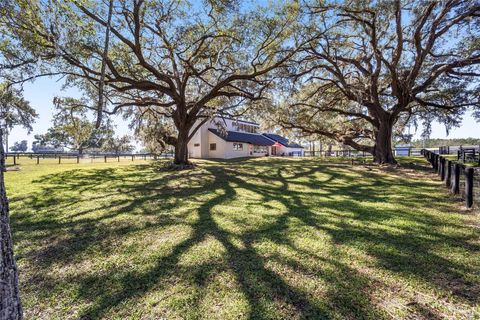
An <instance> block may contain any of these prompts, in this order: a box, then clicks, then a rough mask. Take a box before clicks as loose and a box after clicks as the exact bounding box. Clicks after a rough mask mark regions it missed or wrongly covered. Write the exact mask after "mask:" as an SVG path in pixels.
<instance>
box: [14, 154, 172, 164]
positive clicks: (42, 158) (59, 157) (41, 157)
mask: <svg viewBox="0 0 480 320" xmlns="http://www.w3.org/2000/svg"><path fill="white" fill-rule="evenodd" d="M21 157H22V158H29V159H32V160H34V161H35V163H36V164H42V163H46V160H50V161H49V162H48V163H50V164H53V163H58V164H65V163H77V164H79V163H81V162H83V163H85V162H92V163H93V162H113V161H115V162H121V161H125V160H128V161H135V160H156V159H160V158H172V157H173V154H172V153H162V154H158V155H157V154H150V153H136V154H130V153H127V154H106V153H99V154H82V155H80V154H76V153H33V152H25V153H8V154H6V157H5V159H6V161H7V164H8V165H17V164H19V163H20V158H21Z"/></svg>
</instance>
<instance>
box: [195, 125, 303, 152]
mask: <svg viewBox="0 0 480 320" xmlns="http://www.w3.org/2000/svg"><path fill="white" fill-rule="evenodd" d="M259 127H260V126H259V124H258V123H254V122H249V121H242V120H235V119H229V118H218V117H217V118H214V119H212V120H210V121H207V122H206V123H205V124H203V125H202V126H201V127H200V128H199V129H198V130H197V132H195V134H194V135H193V137H192V139H190V142H189V143H188V153H189V157H190V158H203V159H208V158H220V159H231V158H239V157H261V156H268V155H274V156H275V155H276V156H303V147H302V146H301V145H299V144H296V143H290V142H289V141H288V139H286V138H284V137H282V136H279V135H276V134H270V133H259V132H258V131H259Z"/></svg>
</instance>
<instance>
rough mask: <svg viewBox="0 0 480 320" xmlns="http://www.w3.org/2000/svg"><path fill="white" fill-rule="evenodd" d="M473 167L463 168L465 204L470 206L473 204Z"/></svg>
mask: <svg viewBox="0 0 480 320" xmlns="http://www.w3.org/2000/svg"><path fill="white" fill-rule="evenodd" d="M473 172H474V171H473V168H465V205H466V207H467V208H471V207H472V205H473Z"/></svg>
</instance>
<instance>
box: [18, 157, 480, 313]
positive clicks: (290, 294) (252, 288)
mask: <svg viewBox="0 0 480 320" xmlns="http://www.w3.org/2000/svg"><path fill="white" fill-rule="evenodd" d="M255 165H257V163H255ZM118 170H119V169H116V170H114V169H102V170H94V171H93V170H92V171H86V172H81V171H79V172H76V173H75V174H69V173H68V172H67V173H60V174H55V175H50V176H45V177H43V178H42V179H41V181H38V182H37V183H41V184H42V185H45V187H44V189H43V191H42V192H40V193H39V194H37V195H36V196H33V197H31V198H30V199H20V200H18V201H20V202H23V206H24V207H28V206H30V205H31V206H33V208H34V209H35V210H44V211H46V212H48V211H49V209H57V208H61V210H64V209H65V208H69V207H70V206H81V205H82V204H84V203H85V201H88V199H83V198H82V194H84V193H85V194H87V198H88V195H90V194H91V193H92V192H93V193H98V195H96V196H94V198H95V201H98V202H99V204H100V206H96V207H95V208H93V209H91V210H80V211H78V212H74V213H72V214H69V215H67V217H68V219H65V217H57V216H56V215H55V214H54V213H52V214H47V215H45V216H44V217H40V218H39V217H36V218H35V219H31V218H30V217H29V216H28V215H14V216H13V218H12V220H13V221H12V222H13V223H12V224H13V226H14V228H13V230H15V232H16V233H18V234H16V235H15V236H16V239H20V240H25V241H32V240H34V239H41V238H42V237H45V236H46V235H47V237H48V236H49V235H51V234H55V233H60V234H62V235H63V237H61V239H60V240H59V241H54V242H52V243H50V244H48V245H46V246H41V247H40V248H36V249H35V250H31V251H28V250H27V251H26V252H25V253H24V256H25V258H27V259H32V258H33V259H34V260H35V261H38V263H39V265H40V266H41V268H48V267H49V266H51V265H52V264H65V263H69V262H71V261H72V260H73V259H75V257H78V256H80V255H82V253H84V252H86V251H87V250H88V248H89V247H91V246H94V245H96V246H101V247H104V249H103V254H105V255H108V254H109V251H108V248H109V247H111V245H110V244H109V242H108V241H113V240H114V239H117V238H124V237H127V236H128V235H129V234H134V233H137V232H144V231H148V230H152V231H153V230H154V229H157V228H164V227H168V226H172V225H182V224H183V225H187V226H188V227H189V228H191V233H190V234H189V235H188V236H187V237H185V238H184V239H181V240H180V241H178V242H177V243H176V244H175V245H173V246H172V248H171V250H169V252H168V253H167V254H163V253H162V254H160V255H158V257H157V258H156V262H155V263H154V265H152V266H150V267H148V268H146V269H145V270H141V271H138V270H136V271H124V270H122V271H121V270H118V271H117V272H110V273H107V274H105V273H100V274H90V275H86V274H82V275H81V276H79V277H77V278H75V279H71V280H73V281H76V282H77V283H78V285H79V286H78V292H77V295H78V297H79V298H80V299H82V300H83V301H89V302H90V305H89V306H88V307H87V308H84V309H83V310H82V311H81V314H80V318H85V319H94V318H99V317H104V316H105V317H108V314H109V312H111V311H112V310H115V309H118V308H120V307H121V305H122V304H124V303H125V302H126V301H131V300H135V301H136V300H140V299H141V298H142V297H143V296H145V295H146V294H148V293H149V292H150V291H152V290H157V291H158V290H164V289H167V287H168V286H169V285H170V282H169V279H172V278H178V277H180V278H182V277H183V278H182V279H184V280H185V281H187V282H188V283H193V284H195V286H196V287H199V288H200V290H202V289H201V288H204V287H206V286H207V285H208V282H209V279H210V277H211V275H212V274H215V273H218V272H220V271H227V272H231V273H233V275H234V278H235V280H236V282H237V283H238V284H239V286H240V288H241V292H242V293H243V296H244V297H245V299H246V300H247V301H248V307H249V310H248V314H247V315H246V317H247V318H252V319H262V318H272V317H274V318H312V319H319V318H332V317H335V318H338V317H340V318H382V317H385V314H384V313H383V312H382V311H381V310H380V309H379V308H378V306H376V305H375V304H374V303H372V302H371V299H370V295H371V294H372V291H374V290H375V287H374V286H373V285H372V283H373V282H374V280H373V279H370V278H369V277H368V276H366V275H365V274H361V273H359V272H358V270H356V269H355V268H354V267H352V266H350V265H349V264H348V263H347V262H345V261H342V259H336V258H335V257H336V256H335V255H334V254H333V255H325V254H324V253H322V254H317V253H315V252H311V251H310V250H305V249H304V248H300V247H299V246H298V245H297V244H296V243H295V241H293V240H292V234H295V233H296V231H295V230H294V227H293V224H292V223H293V222H295V223H297V224H298V223H300V225H302V226H304V227H308V228H313V229H315V230H318V231H319V232H322V233H323V234H326V235H328V236H329V238H330V239H331V241H332V243H333V246H332V245H331V244H328V246H332V248H335V246H342V247H352V248H361V250H363V251H364V253H365V254H368V255H370V256H372V257H374V258H375V260H376V261H377V262H376V263H377V265H376V267H378V268H381V269H383V270H386V271H388V272H392V273H396V274H400V275H401V276H402V277H403V276H404V277H414V278H418V279H419V280H421V281H423V282H425V283H427V284H430V285H432V286H435V287H438V288H439V289H441V290H443V291H445V292H451V293H453V295H454V296H455V297H456V298H458V299H462V300H463V301H465V302H466V303H470V304H475V303H478V295H476V294H475V293H476V291H475V290H477V289H476V288H478V285H479V284H478V283H469V281H468V280H466V276H467V275H471V274H475V272H477V271H479V270H475V269H474V268H475V267H472V266H468V265H464V264H462V263H459V262H455V261H453V260H449V259H447V258H444V257H441V256H439V255H438V254H437V253H436V252H435V250H436V248H437V247H438V246H439V245H440V244H442V243H443V244H447V245H450V246H453V247H462V248H465V250H469V251H471V252H475V251H478V250H479V248H478V246H477V245H474V244H473V241H472V238H471V237H468V236H464V235H458V236H456V235H449V236H446V235H445V234H444V233H442V232H441V231H439V228H437V227H440V226H444V225H445V224H446V222H445V221H444V220H442V219H439V218H436V217H435V216H432V215H425V216H422V215H419V214H411V212H409V210H407V209H405V208H398V209H389V208H384V207H378V208H376V207H375V206H372V205H370V204H375V203H382V202H385V201H389V199H392V198H391V196H392V193H395V192H389V191H388V190H383V189H384V188H387V187H389V188H395V187H405V186H407V187H410V188H416V189H415V190H411V191H405V190H403V192H404V196H405V197H408V199H410V201H414V202H415V203H412V204H411V205H412V207H423V208H425V207H428V204H427V203H425V201H429V200H434V199H436V197H438V194H436V193H432V192H431V191H432V190H433V189H432V185H431V184H428V183H422V182H419V181H416V182H412V181H410V180H408V179H405V178H402V177H400V176H397V177H396V178H395V179H392V178H391V177H386V176H383V175H381V174H378V173H366V172H365V171H362V170H357V171H355V172H354V174H346V173H347V172H350V173H351V170H352V168H350V167H349V166H346V165H343V164H337V165H330V166H324V165H323V166H322V165H320V166H319V165H318V163H316V162H314V161H312V162H298V163H297V162H294V163H293V164H292V162H290V161H288V160H286V159H281V160H278V161H271V162H267V161H265V162H258V167H254V168H252V164H250V163H249V161H246V163H245V162H223V161H218V162H214V163H213V164H211V163H210V164H208V165H204V166H203V167H202V168H201V170H200V171H192V172H182V173H165V174H161V175H159V174H157V173H155V172H154V171H152V170H151V169H150V168H149V167H148V166H141V167H140V166H137V167H132V168H130V169H123V170H120V171H118ZM84 171H85V170H84ZM317 174H320V175H321V177H326V179H323V180H319V178H318V177H317ZM172 181H177V182H179V183H177V184H172ZM409 184H410V185H409ZM58 188H59V189H61V190H64V191H65V193H66V194H63V193H61V192H57V190H58ZM298 188H302V190H304V191H298V190H299V189H298ZM112 189H113V191H112ZM239 189H245V190H248V191H249V192H251V193H253V194H256V195H257V196H258V200H255V204H256V205H259V206H263V205H264V204H265V203H270V202H277V203H280V204H281V205H282V206H283V207H284V208H286V211H285V212H283V213H280V214H278V215H276V216H274V217H271V218H270V219H269V220H268V221H267V222H265V223H263V224H261V225H252V224H251V223H249V221H246V220H245V219H243V220H242V219H241V218H240V217H238V215H236V216H229V217H227V219H230V220H233V221H234V222H235V224H238V225H240V226H242V227H243V228H242V229H241V230H242V232H241V233H240V234H233V233H232V232H231V231H229V230H228V228H226V227H224V226H223V225H222V224H221V223H219V222H218V214H217V213H216V212H215V211H214V209H215V208H216V207H218V206H222V205H228V204H229V203H232V201H238V199H239V198H241V197H242V195H240V194H239V193H238V190H239ZM72 190H73V191H72ZM381 190H383V191H384V192H379V191H381ZM119 192H121V193H125V194H127V195H128V196H127V197H123V198H119V199H113V200H109V197H111V196H114V195H115V194H116V193H119ZM410 192H411V194H410ZM59 193H60V194H61V196H60V195H59ZM419 193H421V194H424V197H423V198H421V199H418V197H417V198H415V196H414V195H415V194H417V195H418V194H419ZM63 196H64V197H63ZM205 197H207V198H208V199H207V200H204V198H205ZM429 197H430V198H431V199H429ZM198 199H199V200H198ZM312 199H313V200H312ZM159 200H161V201H159ZM195 200H198V206H197V207H196V208H195V209H194V211H195V212H196V215H197V218H196V219H195V220H192V221H191V222H187V221H190V220H188V219H187V216H182V215H180V216H178V215H176V216H170V215H168V214H159V213H158V212H159V211H164V212H168V211H169V210H173V209H174V208H175V207H177V206H179V205H182V204H183V203H184V202H185V201H195ZM437 200H438V199H437ZM397 201H398V200H397ZM312 204H314V205H312ZM99 209H101V210H105V213H104V214H101V215H97V216H93V217H91V216H89V214H90V213H91V212H92V211H96V210H99ZM133 212H140V213H133ZM132 214H134V215H138V219H147V218H148V217H153V218H154V219H153V220H151V221H150V220H149V221H150V222H149V223H148V224H134V225H129V224H112V223H111V221H115V219H116V218H118V216H120V215H132ZM258 214H259V215H262V214H263V212H258ZM398 218H402V219H406V220H408V221H409V222H412V223H413V224H405V225H401V226H397V227H396V230H395V232H393V231H389V229H387V228H383V227H386V226H389V221H390V220H391V219H398ZM182 219H183V220H182ZM451 226H452V227H458V228H464V227H463V226H462V225H460V224H458V223H455V222H451ZM29 231H35V233H36V234H35V235H29ZM207 237H213V238H214V239H216V240H217V241H219V242H220V243H221V245H222V247H223V248H224V249H225V255H224V260H222V261H219V262H215V261H214V262H209V263H203V264H198V265H195V266H194V267H192V268H186V267H184V266H180V265H179V261H180V259H181V257H182V256H184V255H185V254H187V253H188V252H189V250H191V249H192V248H193V247H194V246H195V245H198V244H199V243H201V242H202V241H204V240H205V239H206V238H207ZM234 238H236V239H237V240H239V242H240V244H241V246H239V245H238V244H237V243H236V242H234V241H233V240H232V239H234ZM265 242H272V243H274V244H275V245H276V246H285V247H288V248H290V250H292V251H293V252H295V253H296V254H297V255H298V256H304V257H309V258H310V259H315V260H317V261H319V262H320V266H317V267H315V268H314V269H312V267H308V266H305V265H304V263H302V260H301V259H300V260H299V259H292V258H291V257H290V258H289V257H286V256H284V255H281V254H276V253H274V252H272V253H271V254H265V252H261V251H260V250H259V249H258V246H259V245H260V244H262V243H265ZM38 257H41V258H40V259H39V258H38ZM272 263H273V265H274V266H280V267H281V266H283V268H289V269H292V270H295V272H298V273H299V274H302V275H305V276H306V275H310V277H314V279H317V280H318V281H320V280H321V282H322V283H325V285H324V286H325V288H323V289H322V290H323V291H322V292H324V294H323V295H322V296H320V297H319V296H316V295H315V294H313V292H315V290H313V291H312V290H309V289H307V288H303V287H302V286H301V285H296V284H295V283H294V282H293V283H292V279H289V277H288V276H285V275H284V274H282V273H281V272H279V271H278V270H277V269H275V268H274V267H272ZM280 270H281V268H280ZM192 279H193V280H192ZM47 281H57V282H58V281H62V280H58V279H57V280H53V279H47V278H45V280H44V285H45V287H46V286H47V285H48V283H46V282H47ZM63 281H65V280H63ZM192 281H193V282H192ZM459 282H461V283H462V285H461V286H458V285H457V286H454V285H452V283H456V284H458V283H459ZM111 284H115V285H114V286H113V288H110V287H111ZM51 285H52V286H55V285H56V283H53V284H51ZM316 286H320V285H319V284H316ZM316 289H320V288H316ZM201 300H202V298H201V294H192V301H190V302H189V303H190V305H189V308H198V306H199V304H200V303H201ZM419 308H420V307H419ZM417 309H418V308H417ZM429 312H433V311H430V310H429ZM432 314H434V313H432ZM197 316H198V317H200V316H201V314H198V313H197Z"/></svg>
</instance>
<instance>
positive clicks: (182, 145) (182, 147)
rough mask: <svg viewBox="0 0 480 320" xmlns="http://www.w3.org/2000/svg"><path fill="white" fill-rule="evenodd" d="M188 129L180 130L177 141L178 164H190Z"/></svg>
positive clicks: (176, 157)
mask: <svg viewBox="0 0 480 320" xmlns="http://www.w3.org/2000/svg"><path fill="white" fill-rule="evenodd" d="M187 145H188V131H186V132H185V130H179V133H178V136H177V141H176V143H175V158H174V163H175V164H177V165H188V164H189V162H188V148H187Z"/></svg>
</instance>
